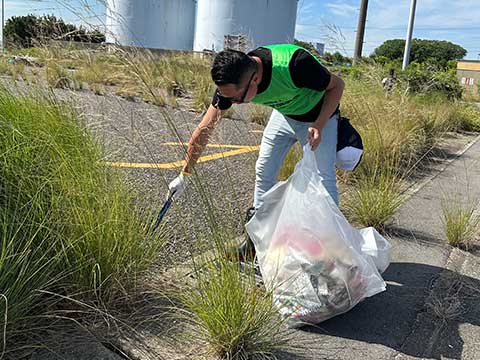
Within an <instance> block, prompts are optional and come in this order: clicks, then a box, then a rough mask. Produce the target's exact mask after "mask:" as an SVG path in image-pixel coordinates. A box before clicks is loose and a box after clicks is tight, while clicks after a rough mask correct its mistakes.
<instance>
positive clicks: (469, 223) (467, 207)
mask: <svg viewBox="0 0 480 360" xmlns="http://www.w3.org/2000/svg"><path fill="white" fill-rule="evenodd" d="M478 205H479V203H478V202H474V201H470V202H467V203H466V204H465V203H464V202H462V201H461V199H459V198H458V197H453V198H445V199H444V200H443V201H442V216H441V220H442V225H443V230H444V233H445V236H446V238H447V241H448V243H449V244H450V245H452V246H457V247H458V246H464V247H465V248H466V249H467V250H468V249H469V248H470V245H471V242H472V240H473V238H474V237H475V235H476V234H477V232H478V231H479V230H480V215H479V214H478V213H477V208H478Z"/></svg>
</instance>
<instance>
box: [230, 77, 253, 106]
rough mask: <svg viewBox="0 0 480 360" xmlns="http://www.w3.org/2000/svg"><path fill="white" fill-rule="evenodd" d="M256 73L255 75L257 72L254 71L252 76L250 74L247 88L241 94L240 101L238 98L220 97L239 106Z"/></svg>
mask: <svg viewBox="0 0 480 360" xmlns="http://www.w3.org/2000/svg"><path fill="white" fill-rule="evenodd" d="M256 73H257V72H256V71H254V72H253V74H252V76H251V77H250V80H248V84H247V87H246V88H245V91H244V92H243V95H242V97H241V98H240V99H238V98H236V97H227V96H223V95H222V97H223V98H225V99H228V100H230V101H231V102H233V103H236V104H241V103H243V102H244V101H245V98H246V97H247V94H248V90H249V89H250V85H251V83H252V80H253V77H254V76H255V74H256Z"/></svg>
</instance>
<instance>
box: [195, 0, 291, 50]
mask: <svg viewBox="0 0 480 360" xmlns="http://www.w3.org/2000/svg"><path fill="white" fill-rule="evenodd" d="M296 18H297V0H198V4H197V18H196V28H195V40H194V45H193V49H194V50H196V51H202V50H205V49H208V50H214V51H219V50H222V49H223V47H224V43H225V40H227V41H230V42H235V41H237V42H238V41H240V42H242V41H244V39H248V42H249V43H248V46H247V48H253V47H257V46H261V45H267V44H277V43H292V42H293V39H294V34H295V23H296Z"/></svg>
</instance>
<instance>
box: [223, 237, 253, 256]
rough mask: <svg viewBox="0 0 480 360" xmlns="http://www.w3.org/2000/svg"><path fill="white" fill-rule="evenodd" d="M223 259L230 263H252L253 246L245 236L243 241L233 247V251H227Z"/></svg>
mask: <svg viewBox="0 0 480 360" xmlns="http://www.w3.org/2000/svg"><path fill="white" fill-rule="evenodd" d="M225 257H226V258H227V259H228V260H231V261H239V262H246V261H252V260H254V259H255V246H254V245H253V242H252V240H251V239H250V238H249V237H248V235H247V236H246V238H245V240H243V241H242V242H241V243H240V245H238V246H236V247H234V248H233V249H230V250H227V251H226V253H225Z"/></svg>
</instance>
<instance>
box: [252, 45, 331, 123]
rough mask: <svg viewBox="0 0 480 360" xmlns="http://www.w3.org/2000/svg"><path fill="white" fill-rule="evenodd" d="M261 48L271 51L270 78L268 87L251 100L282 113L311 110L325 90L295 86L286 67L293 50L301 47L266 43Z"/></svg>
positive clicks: (299, 112)
mask: <svg viewBox="0 0 480 360" xmlns="http://www.w3.org/2000/svg"><path fill="white" fill-rule="evenodd" d="M263 48H266V49H270V51H271V52H272V78H271V80H270V84H269V86H268V88H267V89H266V90H265V91H264V92H262V93H260V94H257V95H255V97H254V98H253V99H252V100H251V101H252V102H253V103H255V104H261V105H267V106H270V107H272V108H274V109H276V110H278V111H279V112H280V113H282V114H283V115H303V114H306V113H307V112H309V111H310V110H312V109H313V108H314V106H315V105H317V104H318V102H319V101H320V100H321V99H322V98H323V96H324V94H325V91H316V90H311V89H307V88H298V87H296V86H295V84H294V83H293V80H292V76H291V75H290V69H289V67H288V65H289V64H290V60H291V59H292V56H293V54H294V53H295V51H297V50H298V49H303V48H301V47H300V46H296V45H291V44H279V45H268V46H263ZM303 50H305V49H303ZM315 58H316V57H315ZM317 61H318V62H320V61H319V60H318V59H317Z"/></svg>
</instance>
